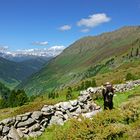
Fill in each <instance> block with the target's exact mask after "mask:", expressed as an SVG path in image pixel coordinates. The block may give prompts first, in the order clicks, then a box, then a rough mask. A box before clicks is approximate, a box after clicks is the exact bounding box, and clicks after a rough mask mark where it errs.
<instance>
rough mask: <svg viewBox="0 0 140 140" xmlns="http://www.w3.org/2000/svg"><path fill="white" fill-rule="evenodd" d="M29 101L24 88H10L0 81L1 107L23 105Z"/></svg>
mask: <svg viewBox="0 0 140 140" xmlns="http://www.w3.org/2000/svg"><path fill="white" fill-rule="evenodd" d="M28 101H29V98H28V96H27V95H26V93H25V91H24V90H10V89H9V88H7V87H6V86H5V85H4V84H2V83H0V108H7V107H17V106H22V105H24V104H25V103H26V102H28Z"/></svg>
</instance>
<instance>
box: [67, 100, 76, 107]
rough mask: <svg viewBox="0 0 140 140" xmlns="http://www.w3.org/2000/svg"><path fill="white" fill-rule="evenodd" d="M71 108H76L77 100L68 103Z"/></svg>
mask: <svg viewBox="0 0 140 140" xmlns="http://www.w3.org/2000/svg"><path fill="white" fill-rule="evenodd" d="M69 102H70V104H71V105H72V106H76V105H77V104H78V101H77V100H72V101H69Z"/></svg>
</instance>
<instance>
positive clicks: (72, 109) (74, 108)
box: [69, 106, 78, 112]
mask: <svg viewBox="0 0 140 140" xmlns="http://www.w3.org/2000/svg"><path fill="white" fill-rule="evenodd" d="M77 108H78V106H74V107H72V108H71V109H69V111H70V112H73V111H75V110H76V109H77Z"/></svg>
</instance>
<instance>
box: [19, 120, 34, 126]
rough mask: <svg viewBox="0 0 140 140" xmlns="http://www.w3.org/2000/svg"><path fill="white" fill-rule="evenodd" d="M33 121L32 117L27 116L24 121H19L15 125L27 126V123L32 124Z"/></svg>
mask: <svg viewBox="0 0 140 140" xmlns="http://www.w3.org/2000/svg"><path fill="white" fill-rule="evenodd" d="M34 123H35V121H34V119H32V118H29V119H28V120H26V121H24V122H19V123H18V124H17V127H18V128H19V127H25V126H27V127H28V126H29V125H32V124H34Z"/></svg>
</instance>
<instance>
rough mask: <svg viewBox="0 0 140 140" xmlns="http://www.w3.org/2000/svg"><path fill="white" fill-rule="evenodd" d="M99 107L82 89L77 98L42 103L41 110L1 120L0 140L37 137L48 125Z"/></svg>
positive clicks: (59, 123) (60, 123) (61, 123)
mask: <svg viewBox="0 0 140 140" xmlns="http://www.w3.org/2000/svg"><path fill="white" fill-rule="evenodd" d="M99 108H100V107H99V106H97V105H96V104H95V103H93V101H92V99H91V97H90V93H89V92H85V91H83V92H81V94H80V96H79V97H78V99H77V100H71V101H68V102H60V103H58V104H55V105H44V107H43V108H42V109H41V111H34V112H28V113H25V114H22V115H18V116H16V117H12V118H8V119H5V120H3V121H1V122H0V140H19V139H21V138H28V137H37V136H40V135H41V134H42V132H43V131H44V130H45V128H46V127H47V126H49V125H52V124H58V125H63V124H64V122H66V121H67V120H68V119H70V118H78V116H79V115H80V114H86V113H88V112H94V111H95V110H98V109H99ZM85 117H86V115H85Z"/></svg>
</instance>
